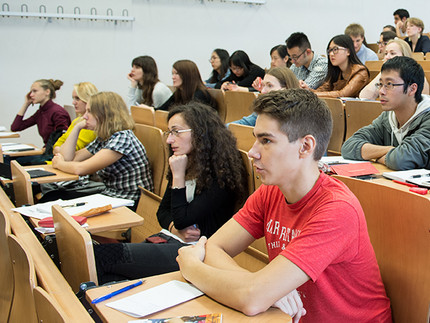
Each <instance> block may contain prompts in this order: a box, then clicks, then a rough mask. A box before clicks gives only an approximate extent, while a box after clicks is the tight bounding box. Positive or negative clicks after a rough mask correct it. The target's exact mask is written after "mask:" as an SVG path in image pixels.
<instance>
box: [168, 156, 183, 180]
mask: <svg viewBox="0 0 430 323" xmlns="http://www.w3.org/2000/svg"><path fill="white" fill-rule="evenodd" d="M187 164H188V157H187V155H179V156H176V155H172V156H170V158H169V166H170V170H171V171H172V176H173V177H181V176H183V177H185V170H186V169H187Z"/></svg>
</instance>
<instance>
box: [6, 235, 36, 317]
mask: <svg viewBox="0 0 430 323" xmlns="http://www.w3.org/2000/svg"><path fill="white" fill-rule="evenodd" d="M8 245H9V254H10V259H11V262H12V267H13V276H14V285H15V288H14V295H13V302H12V308H11V311H10V316H9V322H37V316H36V307H35V305H34V298H33V288H34V287H35V286H36V284H37V282H36V272H35V269H34V263H33V260H32V259H31V256H30V254H29V253H28V252H27V250H26V248H25V247H24V245H23V244H22V243H21V241H19V240H18V239H17V237H15V236H14V235H9V237H8ZM2 256H3V255H2Z"/></svg>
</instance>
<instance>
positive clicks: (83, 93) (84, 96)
mask: <svg viewBox="0 0 430 323" xmlns="http://www.w3.org/2000/svg"><path fill="white" fill-rule="evenodd" d="M73 89H74V90H75V92H76V94H77V95H78V97H79V99H80V100H81V101H84V102H85V103H88V101H89V100H90V97H91V96H92V95H94V94H96V93H97V92H98V91H99V90H97V88H96V86H95V85H94V84H93V83H91V82H81V83H78V84H75V85H73Z"/></svg>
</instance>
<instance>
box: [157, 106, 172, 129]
mask: <svg viewBox="0 0 430 323" xmlns="http://www.w3.org/2000/svg"><path fill="white" fill-rule="evenodd" d="M168 115H169V112H167V111H163V110H156V111H155V126H156V127H157V128H160V129H161V131H167V128H168V127H167V116H168Z"/></svg>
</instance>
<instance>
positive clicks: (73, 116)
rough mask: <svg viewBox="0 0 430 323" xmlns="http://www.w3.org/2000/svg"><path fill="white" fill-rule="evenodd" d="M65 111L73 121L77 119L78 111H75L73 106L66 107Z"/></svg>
mask: <svg viewBox="0 0 430 323" xmlns="http://www.w3.org/2000/svg"><path fill="white" fill-rule="evenodd" d="M64 110H66V111H67V113H68V114H69V116H70V119H71V120H74V119H76V110H75V107H74V106H73V105H65V106H64Z"/></svg>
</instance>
